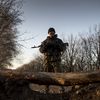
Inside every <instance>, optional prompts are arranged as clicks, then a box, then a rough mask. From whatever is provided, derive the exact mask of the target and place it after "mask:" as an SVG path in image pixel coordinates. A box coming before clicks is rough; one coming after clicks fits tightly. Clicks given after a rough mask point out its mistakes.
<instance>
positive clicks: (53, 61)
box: [39, 35, 66, 72]
mask: <svg viewBox="0 0 100 100" xmlns="http://www.w3.org/2000/svg"><path fill="white" fill-rule="evenodd" d="M65 49H66V45H65V44H64V43H63V42H62V40H61V39H59V38H57V35H54V36H53V37H52V38H50V37H49V36H48V37H47V39H46V40H44V41H43V42H42V44H41V46H40V49H39V50H40V52H41V53H43V54H44V71H46V72H61V66H60V65H61V53H62V52H63V51H64V50H65Z"/></svg>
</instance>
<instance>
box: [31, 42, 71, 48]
mask: <svg viewBox="0 0 100 100" xmlns="http://www.w3.org/2000/svg"><path fill="white" fill-rule="evenodd" d="M64 44H65V45H66V46H69V44H68V42H66V43H64ZM40 46H41V45H38V46H35V45H34V47H31V48H39V47H40Z"/></svg>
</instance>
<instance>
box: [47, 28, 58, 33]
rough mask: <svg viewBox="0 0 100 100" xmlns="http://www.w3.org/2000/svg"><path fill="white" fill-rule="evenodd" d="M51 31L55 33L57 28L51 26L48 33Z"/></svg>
mask: <svg viewBox="0 0 100 100" xmlns="http://www.w3.org/2000/svg"><path fill="white" fill-rule="evenodd" d="M49 32H54V33H55V32H56V31H55V29H54V28H53V27H51V28H49V29H48V33H49Z"/></svg>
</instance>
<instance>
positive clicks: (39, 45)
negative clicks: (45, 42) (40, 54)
mask: <svg viewBox="0 0 100 100" xmlns="http://www.w3.org/2000/svg"><path fill="white" fill-rule="evenodd" d="M40 46H41V45H38V46H35V45H34V47H31V48H39V47H40Z"/></svg>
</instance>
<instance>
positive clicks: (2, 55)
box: [0, 0, 22, 67]
mask: <svg viewBox="0 0 100 100" xmlns="http://www.w3.org/2000/svg"><path fill="white" fill-rule="evenodd" d="M20 4H22V1H21V0H0V67H5V66H7V65H10V64H11V63H10V61H11V60H12V59H13V57H14V56H16V55H17V54H18V48H17V46H18V45H17V41H16V39H17V33H18V31H17V28H16V26H17V25H18V24H19V23H21V21H22V20H21V19H20V15H21V5H20Z"/></svg>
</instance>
